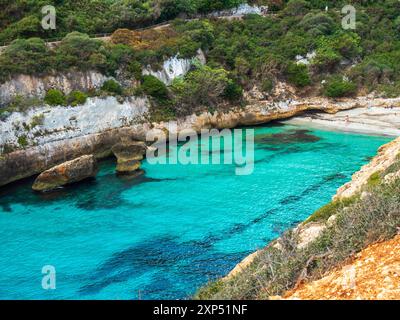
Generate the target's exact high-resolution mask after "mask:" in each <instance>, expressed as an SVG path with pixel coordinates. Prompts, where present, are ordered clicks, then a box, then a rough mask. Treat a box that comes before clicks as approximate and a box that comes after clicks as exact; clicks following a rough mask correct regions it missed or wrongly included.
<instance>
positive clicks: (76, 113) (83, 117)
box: [0, 97, 149, 151]
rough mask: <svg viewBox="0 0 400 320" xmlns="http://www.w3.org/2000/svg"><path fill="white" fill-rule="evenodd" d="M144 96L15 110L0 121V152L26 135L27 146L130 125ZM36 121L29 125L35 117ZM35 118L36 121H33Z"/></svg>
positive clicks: (141, 112)
mask: <svg viewBox="0 0 400 320" xmlns="http://www.w3.org/2000/svg"><path fill="white" fill-rule="evenodd" d="M148 107H149V102H148V100H147V99H146V98H130V99H127V100H125V101H124V102H123V103H119V102H118V101H117V100H116V98H114V97H108V98H106V99H100V98H90V99H88V101H87V102H86V103H85V104H84V105H81V106H77V107H63V106H58V107H50V106H42V107H38V108H35V109H32V110H30V111H28V112H27V113H21V112H14V113H12V114H11V115H10V116H9V117H8V118H7V119H6V120H5V121H0V132H1V135H0V151H2V150H3V147H4V145H5V144H8V145H14V146H18V138H19V137H21V136H25V137H26V138H27V140H28V142H29V144H30V145H43V144H46V143H49V142H53V141H59V140H65V139H71V138H75V137H80V136H84V135H88V134H94V133H100V132H103V131H106V130H110V129H115V128H120V127H123V126H129V125H132V124H134V123H136V122H138V120H140V119H141V118H142V117H143V115H144V114H145V113H146V112H147V111H148ZM38 118H42V121H39V124H38V125H36V126H34V127H33V128H32V124H33V123H35V122H36V123H37V122H38V121H37V119H38ZM35 119H36V120H35Z"/></svg>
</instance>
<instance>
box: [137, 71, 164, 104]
mask: <svg viewBox="0 0 400 320" xmlns="http://www.w3.org/2000/svg"><path fill="white" fill-rule="evenodd" d="M142 89H143V92H144V93H145V94H147V95H149V96H151V97H153V98H155V99H157V100H159V101H163V100H166V99H168V89H167V86H166V85H165V84H164V83H163V82H162V81H160V80H158V79H157V78H156V77H154V76H151V75H145V76H143V82H142Z"/></svg>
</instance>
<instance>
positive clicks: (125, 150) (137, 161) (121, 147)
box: [112, 142, 147, 174]
mask: <svg viewBox="0 0 400 320" xmlns="http://www.w3.org/2000/svg"><path fill="white" fill-rule="evenodd" d="M146 150H147V147H146V144H145V143H144V142H129V143H118V144H116V145H115V146H114V147H113V148H112V152H113V153H114V155H115V157H116V158H117V172H118V173H120V174H130V173H134V172H136V171H137V170H139V169H140V166H141V161H142V160H143V159H144V155H145V154H146Z"/></svg>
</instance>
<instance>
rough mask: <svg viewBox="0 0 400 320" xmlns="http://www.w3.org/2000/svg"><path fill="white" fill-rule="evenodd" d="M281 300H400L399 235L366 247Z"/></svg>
mask: <svg viewBox="0 0 400 320" xmlns="http://www.w3.org/2000/svg"><path fill="white" fill-rule="evenodd" d="M284 299H301V300H359V299H362V300H400V235H398V236H396V237H395V238H394V239H392V240H390V241H386V242H382V243H378V244H375V245H372V246H370V247H368V248H366V249H365V250H363V251H361V252H360V253H359V254H357V255H356V256H355V258H354V260H353V262H352V263H350V264H348V265H346V266H344V267H341V268H338V269H336V270H334V271H333V272H331V273H329V274H328V275H327V276H325V277H324V278H322V279H321V280H318V281H314V282H310V283H306V284H303V285H301V286H300V287H299V288H297V289H296V290H293V291H290V292H288V293H286V294H285V296H284Z"/></svg>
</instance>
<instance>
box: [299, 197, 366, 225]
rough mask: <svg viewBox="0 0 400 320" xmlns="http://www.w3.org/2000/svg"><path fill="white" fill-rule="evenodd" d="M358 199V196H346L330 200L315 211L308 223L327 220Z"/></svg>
mask: <svg viewBox="0 0 400 320" xmlns="http://www.w3.org/2000/svg"><path fill="white" fill-rule="evenodd" d="M357 200H358V196H353V197H350V198H344V199H340V200H335V201H332V202H329V203H328V204H327V205H325V206H323V207H322V208H320V209H318V210H317V211H315V212H314V213H313V214H312V215H311V216H310V217H309V218H308V219H307V220H306V223H310V222H321V221H322V222H323V221H327V220H328V219H329V218H330V217H331V216H333V215H335V214H337V213H338V212H339V210H341V209H343V208H346V207H348V206H350V205H351V204H353V203H355V202H356V201H357Z"/></svg>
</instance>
